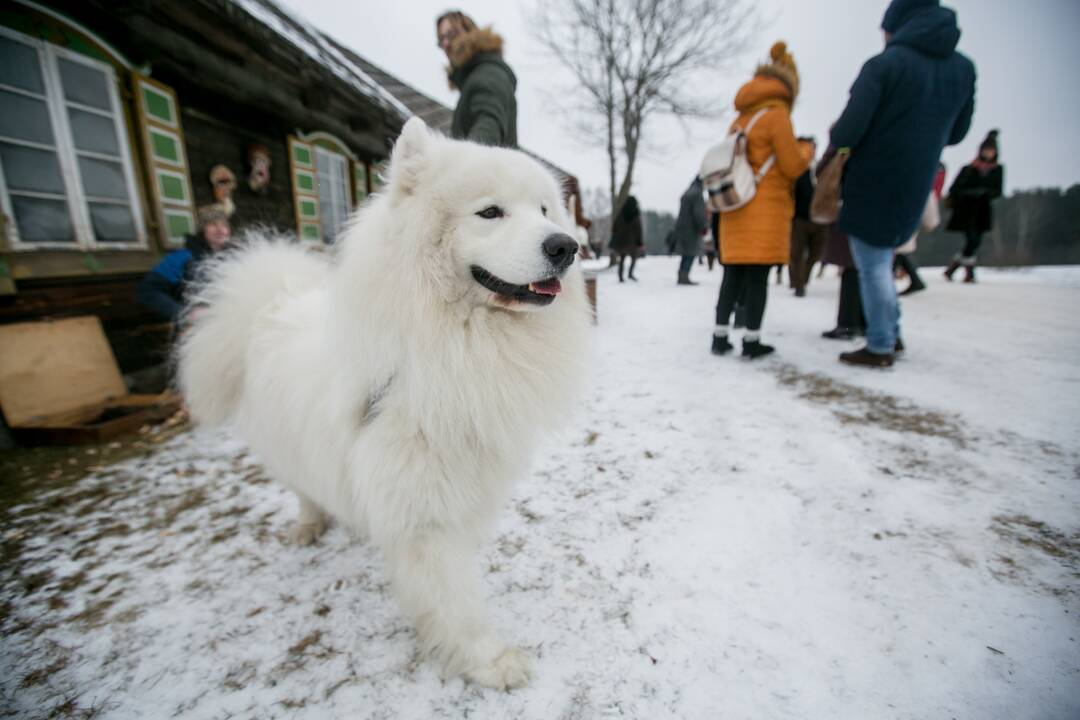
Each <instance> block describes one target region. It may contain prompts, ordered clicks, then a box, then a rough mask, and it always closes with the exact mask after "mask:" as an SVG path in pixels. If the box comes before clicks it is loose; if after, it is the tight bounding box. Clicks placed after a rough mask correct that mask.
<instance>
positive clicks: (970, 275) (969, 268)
mask: <svg viewBox="0 0 1080 720" xmlns="http://www.w3.org/2000/svg"><path fill="white" fill-rule="evenodd" d="M964 282H966V283H973V282H975V266H974V265H965V266H964Z"/></svg>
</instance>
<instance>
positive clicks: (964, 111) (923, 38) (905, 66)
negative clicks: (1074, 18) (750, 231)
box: [830, 0, 975, 367]
mask: <svg viewBox="0 0 1080 720" xmlns="http://www.w3.org/2000/svg"><path fill="white" fill-rule="evenodd" d="M881 27H882V29H883V30H884V31H885V50H884V51H883V52H881V53H880V54H878V55H876V56H874V57H872V58H870V59H869V60H868V61H867V62H866V64H865V65H863V68H862V70H861V71H860V73H859V77H858V78H856V80H855V83H854V84H853V85H852V87H851V96H850V98H849V100H848V104H847V107H846V108H844V112H843V114H842V115H841V116H840V119H839V120H837V121H836V124H835V125H834V126H833V128H832V131H831V132H830V141H831V144H832V146H833V147H835V148H836V149H837V151H838V152H847V153H848V160H847V164H846V166H845V168H844V178H843V184H842V194H841V196H842V198H843V205H842V207H841V209H840V218H839V221H838V224H839V227H840V230H841V231H842V232H844V233H846V234H847V235H848V237H849V240H850V242H851V253H852V256H853V257H854V259H855V264H856V266H857V267H858V269H859V291H860V294H861V295H862V302H863V312H864V313H865V314H866V320H867V323H868V326H869V327H868V328H867V333H866V341H867V343H866V347H865V348H862V349H860V350H858V351H856V352H853V353H844V354H842V355H841V356H840V361H841V362H844V363H848V364H851V365H861V366H867V367H888V366H890V365H892V363H893V356H894V355H895V354H896V353H897V352H899V350H900V348H901V346H902V343H901V342H900V304H899V301H898V300H897V296H896V284H895V282H894V279H893V273H892V264H893V254H894V251H895V249H896V248H897V247H899V246H900V245H902V244H903V243H904V242H906V241H907V240H908V238H910V237H911V235H912V233H914V232H915V229H916V228H917V227H918V225H919V221H920V218H921V217H922V213H923V210H924V208H925V207H926V198H927V196H928V195H929V194H930V186H931V184H932V183H933V180H934V172H935V171H936V170H937V164H938V159H939V158H940V157H941V151H942V149H943V148H944V147H945V146H946V145H955V144H957V143H959V142H960V141H961V140H963V139H964V137H965V136H966V135H967V132H968V129H969V128H970V126H971V115H972V113H973V112H974V108H975V66H974V64H973V63H972V62H971V60H969V59H968V58H966V57H964V56H963V55H962V54H960V53H958V52H957V51H956V45H957V43H958V42H959V40H960V28H959V27H958V26H957V23H956V13H955V12H953V11H952V10H949V9H947V8H943V7H941V5H940V3H939V0H893V1H892V2H891V3H890V4H889V7H888V9H887V10H886V11H885V16H884V18H883V19H882V22H881Z"/></svg>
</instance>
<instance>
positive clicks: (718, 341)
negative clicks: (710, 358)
mask: <svg viewBox="0 0 1080 720" xmlns="http://www.w3.org/2000/svg"><path fill="white" fill-rule="evenodd" d="M734 349H735V346H734V345H732V344H731V343H730V342H728V339H727V335H713V336H712V354H713V355H727V354H728V353H729V352H731V351H732V350H734Z"/></svg>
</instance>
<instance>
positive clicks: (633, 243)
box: [611, 195, 645, 282]
mask: <svg viewBox="0 0 1080 720" xmlns="http://www.w3.org/2000/svg"><path fill="white" fill-rule="evenodd" d="M644 249H645V236H644V234H643V233H642V231H641V208H639V207H638V201H637V198H636V197H634V196H633V195H629V196H628V197H627V198H626V200H625V201H624V202H623V206H622V208H621V209H620V210H619V214H618V215H617V216H616V217H615V223H614V224H613V225H612V227H611V251H612V253H613V256H612V258H613V259H614V256H616V255H617V256H618V258H619V282H623V264H624V263H625V262H626V258H627V257H629V258H630V279H631V280H633V281H635V282H637V278H636V277H634V266H635V265H637V259H638V256H639V255H641V253H642V251H643V250H644Z"/></svg>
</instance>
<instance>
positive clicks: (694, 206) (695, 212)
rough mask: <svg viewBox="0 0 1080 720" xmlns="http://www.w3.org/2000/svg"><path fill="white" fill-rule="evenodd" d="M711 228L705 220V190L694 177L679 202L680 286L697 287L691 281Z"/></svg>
mask: <svg viewBox="0 0 1080 720" xmlns="http://www.w3.org/2000/svg"><path fill="white" fill-rule="evenodd" d="M708 227H709V221H708V220H707V219H706V218H705V190H704V188H703V187H702V184H701V178H699V177H697V176H696V175H695V176H694V180H693V181H692V182H691V183H690V187H688V188H686V192H684V193H683V194H682V198H681V199H680V200H679V217H678V218H677V219H676V220H675V249H676V250H678V251H679V255H681V256H682V260H681V261H680V262H679V281H678V284H679V285H697V283H696V282H693V281H691V280H690V269H691V268H693V267H694V258H696V257H697V256H698V255H700V254H701V237H702V235H704V234H705V231H706V230H707V229H708Z"/></svg>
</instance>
